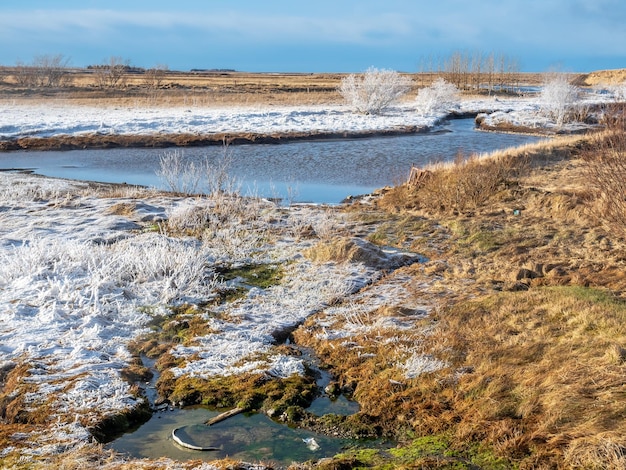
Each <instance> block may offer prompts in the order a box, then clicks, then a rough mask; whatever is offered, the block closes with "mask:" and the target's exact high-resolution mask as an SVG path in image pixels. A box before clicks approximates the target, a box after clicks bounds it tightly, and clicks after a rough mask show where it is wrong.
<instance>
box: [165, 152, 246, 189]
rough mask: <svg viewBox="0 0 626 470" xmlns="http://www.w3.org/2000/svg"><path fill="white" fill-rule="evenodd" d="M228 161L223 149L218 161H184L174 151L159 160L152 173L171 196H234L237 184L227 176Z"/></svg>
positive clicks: (180, 153)
mask: <svg viewBox="0 0 626 470" xmlns="http://www.w3.org/2000/svg"><path fill="white" fill-rule="evenodd" d="M232 158H233V156H232V152H229V151H228V147H226V146H225V147H224V151H223V153H222V155H221V156H219V157H218V158H216V159H210V158H209V157H205V158H204V159H203V160H202V161H200V162H196V161H193V160H186V159H185V158H184V155H183V153H182V152H179V151H177V150H175V151H173V152H166V153H164V154H163V155H162V156H161V157H160V158H159V169H158V170H157V171H156V174H157V176H158V177H159V179H160V180H161V181H162V183H163V184H164V185H165V186H166V187H167V188H168V189H169V190H170V191H172V192H174V193H181V194H187V195H191V194H197V193H204V194H209V195H214V196H215V195H218V194H237V193H238V192H239V189H240V184H239V182H238V181H237V180H236V178H233V177H231V176H230V175H229V174H228V171H229V169H230V166H231V164H232Z"/></svg>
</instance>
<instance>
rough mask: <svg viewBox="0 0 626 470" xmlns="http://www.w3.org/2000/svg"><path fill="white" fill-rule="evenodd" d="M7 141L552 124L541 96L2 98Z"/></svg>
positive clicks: (598, 98) (588, 100)
mask: <svg viewBox="0 0 626 470" xmlns="http://www.w3.org/2000/svg"><path fill="white" fill-rule="evenodd" d="M612 99H613V97H612V95H610V94H598V93H585V94H584V95H583V97H582V99H581V101H580V104H582V105H590V104H593V103H600V102H607V101H611V100H612ZM0 106H1V109H2V113H0V140H13V139H18V138H23V137H56V136H62V135H65V136H87V135H144V136H149V135H167V134H193V135H210V134H221V133H229V134H245V133H255V134H273V133H281V134H289V133H296V132H298V133H307V132H310V133H336V132H346V133H359V132H376V131H388V130H394V129H406V128H417V129H421V128H429V127H432V126H434V125H436V123H437V122H438V121H439V120H440V119H442V118H444V117H445V116H446V115H447V113H448V112H449V111H458V112H463V113H479V112H484V113H487V114H489V116H488V117H487V121H486V122H488V123H489V124H491V125H495V124H498V123H501V122H504V121H507V122H510V123H512V124H514V125H521V126H526V127H537V128H539V127H550V126H551V123H550V122H549V119H548V118H547V117H546V115H545V113H544V112H543V111H542V103H541V100H540V96H539V95H534V96H529V97H510V98H502V97H499V98H498V97H481V98H475V99H468V98H463V99H462V100H460V101H458V102H456V103H455V104H452V105H451V106H450V108H449V109H445V110H442V109H436V108H435V109H433V110H431V111H430V112H429V113H426V114H423V113H421V112H420V110H419V109H418V104H417V102H410V101H409V102H406V103H404V104H402V105H399V106H396V107H392V108H390V109H389V110H387V111H386V112H384V113H383V114H380V115H364V114H358V113H353V112H351V110H350V109H349V108H348V107H347V106H342V105H335V106H328V105H317V106H289V107H284V106H276V107H263V108H261V107H228V108H211V107H195V106H184V107H121V106H119V107H111V106H98V107H89V106H70V105H64V104H62V103H58V104H57V103H56V102H54V101H53V102H46V103H44V104H39V105H32V104H24V103H20V102H15V101H12V100H6V101H5V102H4V103H0Z"/></svg>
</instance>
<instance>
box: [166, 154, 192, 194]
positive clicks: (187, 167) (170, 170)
mask: <svg viewBox="0 0 626 470" xmlns="http://www.w3.org/2000/svg"><path fill="white" fill-rule="evenodd" d="M156 174H157V176H158V177H159V178H160V179H161V180H162V181H163V182H164V183H165V185H166V186H167V188H168V189H169V190H170V191H172V192H174V193H180V194H186V195H190V194H195V193H197V192H198V185H199V184H200V179H201V178H202V174H201V169H200V167H199V165H197V164H196V163H195V162H193V161H185V160H184V155H183V153H182V152H180V151H178V150H174V151H172V152H165V153H164V154H163V155H161V157H160V158H159V169H158V170H157V172H156Z"/></svg>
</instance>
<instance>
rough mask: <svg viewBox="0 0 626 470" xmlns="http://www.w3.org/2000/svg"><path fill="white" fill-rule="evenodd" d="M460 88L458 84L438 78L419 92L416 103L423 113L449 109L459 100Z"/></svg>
mask: <svg viewBox="0 0 626 470" xmlns="http://www.w3.org/2000/svg"><path fill="white" fill-rule="evenodd" d="M458 95H459V89H458V88H457V87H456V85H454V84H452V83H449V82H446V81H445V80H444V79H443V78H438V79H437V80H435V81H434V82H433V84H432V85H430V86H429V87H426V88H422V89H421V90H420V91H419V92H418V93H417V98H416V99H415V104H416V106H417V109H418V112H419V113H420V114H422V115H426V114H433V113H438V112H442V111H446V110H448V109H449V108H450V107H451V106H453V105H454V104H456V102H457V101H458Z"/></svg>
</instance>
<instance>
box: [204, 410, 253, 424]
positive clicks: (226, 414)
mask: <svg viewBox="0 0 626 470" xmlns="http://www.w3.org/2000/svg"><path fill="white" fill-rule="evenodd" d="M242 411H244V409H243V408H233V409H232V410H228V411H225V412H224V413H222V414H219V415H217V416H214V417H213V418H211V419H209V420H208V421H205V422H204V424H206V425H207V426H212V425H214V424H216V423H219V422H221V421H224V420H225V419H228V418H230V417H231V416H235V415H238V414H239V413H241V412H242Z"/></svg>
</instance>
